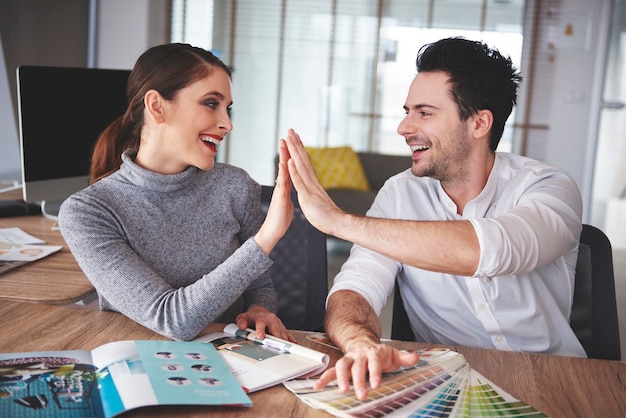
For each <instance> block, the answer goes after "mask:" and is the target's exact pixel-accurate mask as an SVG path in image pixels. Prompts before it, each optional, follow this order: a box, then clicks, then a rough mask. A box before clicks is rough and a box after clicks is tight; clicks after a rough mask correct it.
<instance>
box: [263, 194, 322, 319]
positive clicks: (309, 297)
mask: <svg viewBox="0 0 626 418" xmlns="http://www.w3.org/2000/svg"><path fill="white" fill-rule="evenodd" d="M273 191H274V187H273V186H262V190H261V207H262V208H263V210H264V211H265V212H266V213H267V209H268V207H269V202H270V200H271V198H272V192H273ZM291 199H292V201H293V202H294V207H295V210H294V214H293V219H292V221H291V225H290V226H289V229H288V230H287V232H286V233H285V235H284V236H283V238H281V240H280V241H279V242H278V244H277V245H276V247H274V250H273V251H272V253H271V254H270V257H271V258H272V260H273V261H274V264H273V265H272V267H271V268H270V274H271V276H272V279H273V281H274V287H275V289H276V293H277V294H278V313H277V315H278V317H279V318H280V319H281V320H282V321H283V323H284V324H285V326H286V327H287V328H288V329H299V330H309V331H321V330H323V328H324V314H325V303H326V295H327V294H328V271H327V259H326V257H327V254H326V234H324V233H323V232H320V231H319V230H317V229H315V228H314V227H313V226H312V225H311V224H310V223H309V221H307V219H306V218H305V216H304V214H303V213H302V210H301V209H300V206H299V205H298V199H297V195H296V193H295V191H294V192H293V193H292V195H291Z"/></svg>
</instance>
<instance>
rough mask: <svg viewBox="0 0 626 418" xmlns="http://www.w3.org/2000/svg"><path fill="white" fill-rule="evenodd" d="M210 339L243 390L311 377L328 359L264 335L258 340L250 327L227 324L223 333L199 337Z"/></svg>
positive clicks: (324, 355) (324, 365)
mask: <svg viewBox="0 0 626 418" xmlns="http://www.w3.org/2000/svg"><path fill="white" fill-rule="evenodd" d="M195 341H204V342H210V343H211V344H212V345H213V346H214V347H215V348H217V350H218V351H219V353H220V354H221V355H222V357H223V359H224V360H225V361H226V363H227V364H228V366H229V367H230V369H231V371H232V372H233V374H234V375H235V377H236V378H237V381H239V383H240V384H241V386H242V387H243V388H244V390H245V391H246V392H254V391H257V390H261V389H265V388H267V387H270V386H274V385H276V384H279V383H282V382H284V381H286V380H290V379H294V378H296V377H298V378H303V377H309V376H315V375H317V374H319V373H321V372H323V371H324V370H325V369H326V367H328V363H329V361H330V357H329V356H328V354H325V353H320V352H319V351H316V350H312V349H310V348H307V347H304V346H301V345H298V344H294V343H291V342H289V341H285V340H282V339H280V338H276V337H273V336H271V335H267V336H266V337H265V338H264V339H259V338H257V336H256V333H255V331H254V330H252V329H246V330H240V329H239V328H238V327H237V325H236V324H228V325H227V326H226V327H225V328H224V332H223V333H214V334H208V335H204V336H202V337H199V338H198V339H196V340H195Z"/></svg>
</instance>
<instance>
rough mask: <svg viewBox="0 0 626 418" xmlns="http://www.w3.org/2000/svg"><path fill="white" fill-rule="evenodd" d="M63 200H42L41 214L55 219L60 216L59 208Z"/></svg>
mask: <svg viewBox="0 0 626 418" xmlns="http://www.w3.org/2000/svg"><path fill="white" fill-rule="evenodd" d="M61 203H63V201H62V200H52V201H46V200H43V201H42V202H41V214H42V215H43V216H45V217H46V218H50V219H54V220H55V221H56V220H57V218H58V217H59V209H60V208H61Z"/></svg>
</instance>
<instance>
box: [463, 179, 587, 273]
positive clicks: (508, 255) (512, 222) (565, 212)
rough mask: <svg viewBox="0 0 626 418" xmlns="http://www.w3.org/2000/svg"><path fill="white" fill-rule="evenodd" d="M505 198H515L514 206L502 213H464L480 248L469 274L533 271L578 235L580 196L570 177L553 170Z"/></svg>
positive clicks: (572, 243) (559, 252) (574, 241)
mask: <svg viewBox="0 0 626 418" xmlns="http://www.w3.org/2000/svg"><path fill="white" fill-rule="evenodd" d="M509 187H513V186H512V185H511V186H509ZM509 198H512V199H516V202H510V203H514V205H511V206H514V207H511V208H509V209H508V210H506V212H505V213H502V214H498V213H496V214H494V217H489V218H470V219H469V221H470V222H471V223H472V225H473V226H474V230H475V231H476V235H477V237H478V242H479V245H480V250H481V251H480V261H479V264H478V268H477V270H476V272H475V273H474V275H473V277H493V276H511V275H515V274H519V273H527V272H530V271H533V270H535V269H537V268H540V267H543V266H544V265H546V264H548V263H549V262H551V261H553V260H554V259H555V258H557V257H559V256H561V255H562V254H564V253H565V252H567V251H568V250H569V249H570V248H572V246H573V245H575V244H576V243H577V242H578V240H579V237H580V231H581V229H582V224H581V221H580V218H581V214H582V201H581V198H580V194H579V193H578V189H577V186H576V184H575V183H574V181H573V180H571V179H570V178H569V177H567V176H565V175H560V174H553V175H551V176H549V177H546V178H544V179H542V180H540V181H537V182H536V183H535V184H534V185H533V186H532V187H530V188H528V189H526V190H525V191H524V192H523V194H522V195H521V196H517V195H516V194H511V195H509ZM506 206H509V205H506ZM495 211H496V212H497V209H496V210H495Z"/></svg>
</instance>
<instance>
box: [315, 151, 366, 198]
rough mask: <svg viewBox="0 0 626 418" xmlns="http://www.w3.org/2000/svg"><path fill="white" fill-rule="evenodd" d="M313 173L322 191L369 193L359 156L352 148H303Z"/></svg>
mask: <svg viewBox="0 0 626 418" xmlns="http://www.w3.org/2000/svg"><path fill="white" fill-rule="evenodd" d="M305 149H306V151H307V153H308V154H309V159H310V160H311V164H312V166H313V171H314V172H315V175H316V176H317V178H318V180H319V182H320V184H321V185H322V187H324V189H326V190H330V189H351V190H361V191H364V192H368V191H370V185H369V182H368V181H367V177H366V176H365V171H364V170H363V165H362V164H361V160H360V159H359V156H358V155H357V154H356V152H354V150H352V147H349V146H345V147H327V148H313V147H305Z"/></svg>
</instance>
